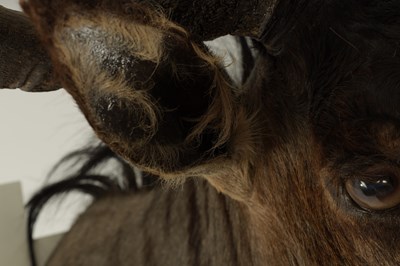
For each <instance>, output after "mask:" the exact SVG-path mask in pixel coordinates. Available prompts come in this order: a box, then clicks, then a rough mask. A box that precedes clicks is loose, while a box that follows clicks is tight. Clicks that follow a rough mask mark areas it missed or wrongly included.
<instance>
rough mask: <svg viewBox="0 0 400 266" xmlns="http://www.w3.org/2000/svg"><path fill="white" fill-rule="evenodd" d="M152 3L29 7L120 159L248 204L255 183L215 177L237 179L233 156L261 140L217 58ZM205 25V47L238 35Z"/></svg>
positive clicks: (78, 1) (72, 88)
mask: <svg viewBox="0 0 400 266" xmlns="http://www.w3.org/2000/svg"><path fill="white" fill-rule="evenodd" d="M145 2H146V1H114V0H113V1H111V0H110V1H106V0H104V1H90V0H85V1H83V0H70V1H65V0H53V1H50V0H29V1H26V2H23V8H24V10H25V12H26V13H27V14H28V15H29V16H30V18H31V19H32V21H33V22H34V24H35V25H36V28H37V30H38V32H39V34H40V36H41V38H42V41H43V42H44V45H45V47H46V48H47V50H48V51H49V54H50V56H51V58H52V60H53V63H54V66H55V69H56V71H57V74H58V75H59V76H60V77H62V82H63V85H64V87H65V88H66V90H67V91H68V92H69V93H70V94H71V95H72V96H73V97H74V99H75V100H76V102H77V103H78V105H79V107H80V108H81V110H82V112H83V113H84V115H85V116H86V118H87V120H88V121H89V123H90V125H91V126H92V127H93V128H94V130H95V131H96V133H97V135H98V136H99V137H100V138H101V139H102V140H103V141H104V142H105V143H106V144H107V145H108V146H109V147H110V148H111V149H113V151H115V152H116V153H117V154H118V155H120V156H121V157H123V158H125V159H126V160H127V161H129V162H130V163H132V164H134V165H136V166H139V167H140V168H142V169H144V170H146V171H148V172H151V173H154V174H156V175H160V176H162V177H164V178H166V179H169V180H171V181H173V182H174V181H175V180H181V178H180V177H188V176H196V177H198V176H200V177H204V178H206V179H208V180H210V182H211V183H212V184H213V185H214V186H215V187H217V188H218V189H219V190H221V191H224V192H226V193H230V194H231V195H234V194H235V195H236V196H235V197H236V198H239V197H240V196H237V195H239V194H243V193H242V191H239V192H232V191H234V190H237V188H239V190H244V189H243V187H246V188H247V187H249V186H248V184H247V183H249V182H247V181H244V180H243V179H241V177H237V178H236V177H234V176H232V175H230V174H226V173H225V175H224V176H227V178H226V179H225V178H222V179H221V178H220V177H221V176H222V175H220V174H216V173H217V172H218V173H220V172H221V171H223V172H226V171H232V169H236V168H235V167H236V165H237V163H232V162H233V161H234V160H232V157H233V156H232V154H234V153H235V148H233V147H235V146H240V147H247V146H246V142H248V140H249V139H252V135H251V133H249V132H250V131H251V126H250V125H249V124H250V123H247V121H248V119H247V118H248V117H247V115H248V114H247V113H246V112H244V111H243V110H239V108H238V102H239V101H238V100H237V99H235V97H234V89H233V86H232V82H231V81H230V79H229V78H228V76H227V75H226V73H225V72H224V70H223V68H222V67H221V65H220V64H219V60H218V58H216V57H215V56H213V55H212V54H211V53H209V52H208V50H207V48H206V47H205V46H204V44H202V42H200V41H199V39H196V38H193V36H192V35H191V33H190V32H188V30H187V29H185V28H184V27H182V26H181V25H178V24H177V23H176V22H174V21H171V20H170V19H169V17H167V16H166V14H165V8H164V9H163V10H164V11H160V10H159V9H157V8H156V7H154V5H153V4H151V5H150V4H144V3H145ZM149 2H150V1H149ZM151 2H152V3H153V2H154V1H151ZM166 2H168V1H163V3H166ZM217 2H218V3H219V2H220V1H215V5H217ZM228 2H229V1H228ZM257 2H262V1H257ZM190 3H194V2H193V1H191V2H190ZM207 3H211V2H210V1H205V4H206V5H207ZM181 5H183V3H182V2H178V5H177V6H179V7H180V8H181V9H182V11H181V12H183V10H184V8H183V6H181ZM177 6H176V5H173V7H175V8H177ZM190 6H191V5H190V4H186V7H187V8H189V7H190ZM195 6H196V8H198V10H200V11H201V10H203V9H202V8H200V7H199V6H198V5H195ZM210 7H211V6H210ZM174 10H175V9H174ZM174 12H175V11H174ZM174 12H172V13H173V14H174ZM176 12H177V11H176ZM176 12H175V15H173V16H175V17H176V16H177V14H178V13H176ZM191 12H192V11H191ZM188 14H190V12H189V13H188ZM192 14H193V15H195V10H193V13H192ZM181 15H182V16H183V13H181ZM183 18H185V19H188V18H186V16H183ZM177 20H178V19H177ZM181 22H184V20H181ZM204 23H206V24H203V26H204V27H205V28H203V26H202V27H199V26H198V25H197V26H195V25H194V24H193V25H191V24H190V23H189V24H188V26H187V27H189V30H190V27H191V26H193V27H198V28H196V29H198V30H199V31H197V32H195V33H196V34H197V36H202V37H201V38H202V39H203V38H209V37H211V36H213V37H215V36H217V35H219V34H225V33H229V32H233V31H234V29H233V28H232V31H231V30H226V29H224V30H221V31H219V30H218V31H214V30H213V28H212V27H210V25H211V24H212V23H210V22H209V21H208V22H205V21H204ZM218 23H219V22H218ZM207 25H208V26H207ZM206 26H207V27H206ZM204 29H206V30H204ZM203 30H204V31H203ZM195 31H196V30H195ZM238 128H240V129H241V130H237V129H238ZM234 136H236V137H234ZM239 142H240V143H239ZM237 144H240V145H237ZM244 150H245V148H242V149H241V151H240V153H241V154H243V156H244V157H249V156H247V155H248V154H249V153H247V150H246V151H244ZM249 150H250V149H249ZM236 153H237V152H236ZM246 160H247V159H246ZM228 161H230V163H229V164H228ZM240 182H244V183H246V185H240V184H239V183H240ZM229 191H230V192H229ZM246 191H249V190H248V189H246Z"/></svg>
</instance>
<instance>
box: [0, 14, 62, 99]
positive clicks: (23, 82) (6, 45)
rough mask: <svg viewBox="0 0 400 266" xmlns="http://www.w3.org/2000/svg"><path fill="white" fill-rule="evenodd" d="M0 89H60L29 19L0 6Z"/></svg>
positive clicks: (48, 59)
mask: <svg viewBox="0 0 400 266" xmlns="http://www.w3.org/2000/svg"><path fill="white" fill-rule="evenodd" d="M0 36H1V41H0V59H1V64H0V88H10V89H15V88H20V89H22V90H25V91H50V90H56V89H58V88H60V86H58V85H57V84H56V82H55V81H54V79H53V74H52V71H53V69H52V64H51V62H50V58H49V57H48V56H47V53H46V51H45V50H44V48H42V47H41V45H40V42H39V39H38V38H37V36H36V32H35V30H34V27H33V25H32V23H31V22H30V21H29V19H28V18H27V17H26V16H25V15H24V14H23V13H21V12H18V11H14V10H10V9H7V8H4V7H2V6H0Z"/></svg>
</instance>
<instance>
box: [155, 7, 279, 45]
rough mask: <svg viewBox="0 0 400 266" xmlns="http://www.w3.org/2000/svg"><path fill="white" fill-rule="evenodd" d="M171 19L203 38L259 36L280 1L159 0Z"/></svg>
mask: <svg viewBox="0 0 400 266" xmlns="http://www.w3.org/2000/svg"><path fill="white" fill-rule="evenodd" d="M157 2H158V3H159V4H160V5H161V6H162V7H163V8H164V10H166V11H167V14H171V19H172V20H173V21H176V22H178V23H179V24H181V25H182V26H184V27H185V28H187V29H188V30H189V31H190V32H191V33H192V34H194V35H197V36H199V37H200V39H201V40H210V39H213V38H216V37H219V36H223V35H227V34H233V35H241V36H251V37H254V38H259V37H260V36H261V33H262V31H263V27H264V26H265V24H266V23H267V21H269V19H270V18H271V16H272V12H273V10H274V9H275V7H276V5H277V2H278V0H264V1H258V0H224V1H220V0H194V1H187V0H179V1H176V0H157Z"/></svg>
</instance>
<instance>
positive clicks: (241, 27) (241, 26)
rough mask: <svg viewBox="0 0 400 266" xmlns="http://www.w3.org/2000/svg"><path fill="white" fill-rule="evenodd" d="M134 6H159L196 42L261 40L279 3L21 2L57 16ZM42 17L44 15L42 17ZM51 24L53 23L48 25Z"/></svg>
mask: <svg viewBox="0 0 400 266" xmlns="http://www.w3.org/2000/svg"><path fill="white" fill-rule="evenodd" d="M132 2H140V3H148V4H150V5H154V4H155V5H158V6H159V7H160V8H161V9H162V10H163V13H165V14H166V15H167V16H168V18H169V19H171V20H172V21H173V22H175V23H178V24H180V25H181V26H183V27H184V28H185V29H187V30H188V31H189V32H190V33H191V34H192V35H193V36H194V37H195V38H198V39H200V40H202V41H205V40H210V39H214V38H216V37H219V36H223V35H227V34H234V35H242V36H251V37H254V38H260V37H261V34H262V31H263V29H264V27H265V25H266V24H267V22H268V21H269V20H270V19H271V17H272V13H273V11H274V10H275V7H276V6H277V4H278V2H279V1H278V0H264V1H259V0H223V1H221V0H152V1H150V0H147V1H137V0H136V1H132V0H100V1H95V0H69V1H59V0H54V1H51V0H50V1H49V0H30V1H29V0H20V3H21V5H22V7H23V8H24V11H25V12H27V13H30V12H29V6H30V5H35V6H36V8H37V9H38V8H40V7H41V8H40V9H42V10H48V11H49V10H51V11H52V12H53V14H49V15H50V16H54V15H55V14H54V12H56V13H57V12H58V10H59V9H61V10H62V9H63V8H64V7H65V6H67V5H71V4H75V5H78V6H81V7H83V8H86V9H89V10H90V9H93V8H96V7H99V6H102V7H103V8H105V9H113V8H108V7H110V6H111V7H114V8H115V6H120V7H121V6H124V5H126V4H128V5H129V3H132ZM44 12H45V11H44ZM41 16H42V17H43V14H41ZM47 22H48V23H49V24H51V22H52V21H51V20H49V21H47Z"/></svg>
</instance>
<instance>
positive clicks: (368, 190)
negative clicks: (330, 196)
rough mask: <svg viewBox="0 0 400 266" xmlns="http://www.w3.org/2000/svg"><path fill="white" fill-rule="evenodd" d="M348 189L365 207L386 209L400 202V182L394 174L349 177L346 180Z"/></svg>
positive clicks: (355, 199) (357, 201) (359, 203)
mask: <svg viewBox="0 0 400 266" xmlns="http://www.w3.org/2000/svg"><path fill="white" fill-rule="evenodd" d="M346 190H347V192H348V193H349V195H350V197H351V198H352V199H353V200H354V201H355V202H356V203H357V204H358V205H359V206H360V207H362V208H364V209H369V210H386V209H390V208H393V207H395V206H397V205H399V204H400V188H399V182H398V180H397V178H394V177H392V176H378V177H376V178H372V179H371V178H368V179H362V178H355V179H349V180H347V181H346Z"/></svg>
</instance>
